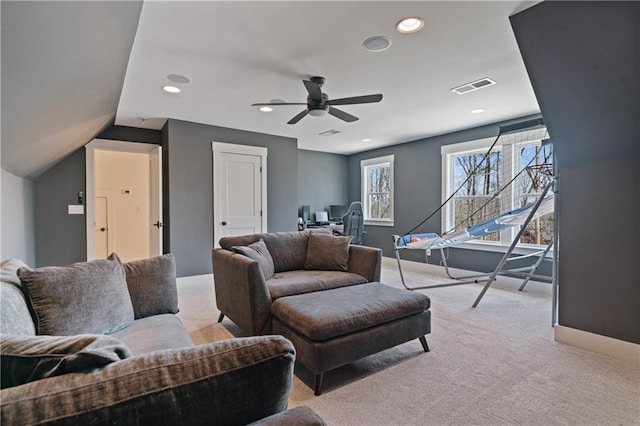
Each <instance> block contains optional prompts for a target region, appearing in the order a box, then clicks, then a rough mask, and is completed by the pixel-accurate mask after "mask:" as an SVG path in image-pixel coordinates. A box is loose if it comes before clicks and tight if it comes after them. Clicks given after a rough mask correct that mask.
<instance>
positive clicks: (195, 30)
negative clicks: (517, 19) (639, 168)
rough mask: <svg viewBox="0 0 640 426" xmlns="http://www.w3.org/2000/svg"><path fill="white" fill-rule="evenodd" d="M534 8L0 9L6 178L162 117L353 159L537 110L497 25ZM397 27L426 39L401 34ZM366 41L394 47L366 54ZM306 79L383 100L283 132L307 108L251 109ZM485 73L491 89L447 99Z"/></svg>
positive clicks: (304, 4)
mask: <svg viewBox="0 0 640 426" xmlns="http://www.w3.org/2000/svg"><path fill="white" fill-rule="evenodd" d="M537 2H538V0H533V1H527V0H524V1H520V0H504V1H481V0H476V1H146V2H144V3H143V2H140V1H38V2H31V1H4V0H3V1H2V2H1V5H2V9H1V13H2V75H1V76H2V123H1V124H2V168H3V169H4V170H7V171H9V172H11V173H13V174H15V175H18V176H23V177H28V178H33V177H37V176H38V175H40V174H41V173H42V172H44V171H45V170H46V169H47V168H48V167H50V166H51V165H53V164H54V163H55V162H56V161H58V160H60V159H61V158H63V157H64V156H66V155H68V154H70V153H71V152H73V151H74V150H75V149H78V148H79V147H81V146H82V145H84V144H86V143H87V142H89V141H90V140H91V139H92V138H94V137H95V136H96V135H97V134H99V133H100V131H101V130H102V129H104V128H105V127H106V126H109V125H111V124H113V123H114V122H115V124H116V125H122V126H131V127H139V128H147V129H160V128H161V127H162V126H163V125H164V123H165V122H166V120H167V119H168V118H174V119H180V120H185V121H191V122H197V123H203V124H211V125H216V126H222V127H230V128H236V129H241V130H249V131H253V132H260V133H267V134H274V135H281V136H287V137H292V138H296V139H297V140H298V147H299V148H301V149H310V150H316V151H324V152H333V153H339V154H351V153H355V152H360V151H367V150H370V149H374V148H378V147H381V146H386V145H392V144H397V143H403V142H408V141H412V140H416V139H421V138H425V137H429V136H435V135H440V134H444V133H449V132H453V131H456V130H462V129H466V128H471V127H475V126H481V125H484V124H489V123H495V122H498V121H501V120H507V119H511V118H516V117H521V116H525V115H529V114H534V113H538V112H539V111H540V110H539V107H538V104H537V101H536V98H535V95H534V93H533V89H532V87H531V83H530V82H529V78H528V76H527V73H526V69H525V67H524V63H523V61H522V58H521V56H520V52H519V50H518V46H517V44H516V41H515V38H514V36H513V31H512V29H511V26H510V24H509V16H511V15H513V14H514V13H517V12H519V11H521V10H523V9H525V8H527V7H530V6H532V5H533V4H535V3H537ZM409 16H419V17H421V18H423V19H424V20H425V25H424V28H423V29H422V31H420V32H418V33H415V34H400V33H399V32H398V31H396V28H395V24H396V23H397V22H398V21H399V20H400V19H401V18H404V17H409ZM373 36H384V37H387V38H388V39H390V40H391V42H392V43H391V46H390V48H389V49H387V50H384V51H380V52H371V51H367V50H365V49H364V48H363V42H364V41H365V40H366V39H368V38H369V37H373ZM171 74H179V75H183V76H186V77H188V78H189V79H190V80H191V81H190V82H189V83H188V84H182V85H181V87H182V88H183V90H182V93H179V94H177V95H172V94H167V93H165V92H163V91H162V90H161V86H162V85H164V84H167V83H170V80H172V78H171ZM312 76H322V77H325V78H326V84H325V85H324V86H323V88H322V91H323V92H324V93H326V94H328V95H329V97H330V99H337V98H345V97H352V96H358V95H368V94H377V93H381V94H383V99H382V101H381V102H380V103H372V104H360V105H344V106H341V108H340V109H343V110H344V111H345V112H347V113H349V114H352V115H355V116H357V117H359V118H360V119H359V120H358V121H355V122H349V123H346V122H344V121H342V120H339V119H337V118H336V117H333V116H331V115H329V116H323V117H306V118H304V119H303V120H301V121H300V122H299V123H297V124H295V125H288V124H287V121H289V120H290V119H291V118H292V117H293V116H294V115H296V114H298V113H299V112H300V111H301V110H303V109H304V106H294V107H291V106H281V107H277V108H274V110H273V112H271V113H263V112H260V111H258V109H257V108H256V107H252V106H251V104H253V103H259V102H272V101H276V100H279V101H280V102H282V101H285V102H305V100H306V97H307V91H306V90H305V86H304V85H303V83H302V80H305V79H309V78H310V77H312ZM485 77H488V78H491V79H494V80H495V81H496V82H497V84H495V85H491V86H489V87H486V88H483V89H481V90H477V91H474V92H471V93H467V94H465V95H457V94H454V93H452V91H451V90H450V89H451V88H453V87H456V86H459V85H463V84H465V83H471V82H474V81H477V80H480V79H483V78H485ZM474 109H475V110H481V111H484V112H482V113H479V114H472V113H471V111H472V110H474ZM141 118H144V120H142V119H141ZM326 134H329V135H331V136H323V135H326Z"/></svg>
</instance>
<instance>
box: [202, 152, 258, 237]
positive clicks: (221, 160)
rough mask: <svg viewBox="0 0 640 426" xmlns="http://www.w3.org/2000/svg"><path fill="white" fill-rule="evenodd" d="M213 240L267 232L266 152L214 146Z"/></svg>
mask: <svg viewBox="0 0 640 426" xmlns="http://www.w3.org/2000/svg"><path fill="white" fill-rule="evenodd" d="M212 148H213V233H214V235H213V239H214V242H215V246H216V247H218V246H219V245H218V241H219V240H220V238H222V237H226V236H234V235H244V234H255V233H262V232H267V208H266V206H267V196H266V192H267V183H266V174H267V173H266V172H267V171H266V163H267V162H266V159H267V149H266V148H260V147H255V146H245V145H236V144H224V143H219V142H213V144H212Z"/></svg>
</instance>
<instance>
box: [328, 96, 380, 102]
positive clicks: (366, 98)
mask: <svg viewBox="0 0 640 426" xmlns="http://www.w3.org/2000/svg"><path fill="white" fill-rule="evenodd" d="M381 100H382V95H381V94H377V95H365V96H354V97H352V98H340V99H332V100H330V101H329V103H330V104H331V105H352V104H370V103H373V102H380V101H381Z"/></svg>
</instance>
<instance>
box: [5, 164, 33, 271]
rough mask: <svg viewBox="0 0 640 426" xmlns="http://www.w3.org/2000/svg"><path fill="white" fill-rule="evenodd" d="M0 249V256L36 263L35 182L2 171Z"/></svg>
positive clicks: (28, 263)
mask: <svg viewBox="0 0 640 426" xmlns="http://www.w3.org/2000/svg"><path fill="white" fill-rule="evenodd" d="M1 180H2V214H1V215H2V228H1V229H0V235H1V236H2V237H1V238H2V245H1V247H2V249H1V250H0V259H9V258H16V259H20V260H22V261H23V262H25V263H26V264H27V265H31V266H35V264H36V248H35V247H36V240H35V229H34V184H33V182H31V181H30V180H27V179H23V178H21V177H18V176H15V175H13V174H11V173H9V172H7V171H5V170H2V177H1Z"/></svg>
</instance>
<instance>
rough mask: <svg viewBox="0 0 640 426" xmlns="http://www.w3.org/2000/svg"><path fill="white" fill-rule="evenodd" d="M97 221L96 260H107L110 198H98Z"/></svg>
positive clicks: (96, 202)
mask: <svg viewBox="0 0 640 426" xmlns="http://www.w3.org/2000/svg"><path fill="white" fill-rule="evenodd" d="M94 218H95V221H94V226H93V232H94V241H95V245H96V252H95V254H96V258H98V259H105V258H106V257H107V256H109V249H110V247H109V219H108V218H109V198H107V197H96V199H95V215H94Z"/></svg>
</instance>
